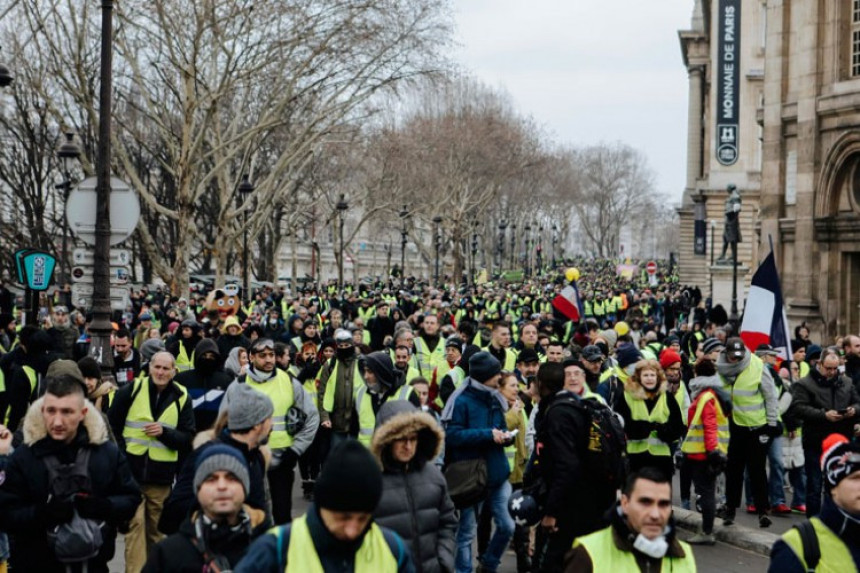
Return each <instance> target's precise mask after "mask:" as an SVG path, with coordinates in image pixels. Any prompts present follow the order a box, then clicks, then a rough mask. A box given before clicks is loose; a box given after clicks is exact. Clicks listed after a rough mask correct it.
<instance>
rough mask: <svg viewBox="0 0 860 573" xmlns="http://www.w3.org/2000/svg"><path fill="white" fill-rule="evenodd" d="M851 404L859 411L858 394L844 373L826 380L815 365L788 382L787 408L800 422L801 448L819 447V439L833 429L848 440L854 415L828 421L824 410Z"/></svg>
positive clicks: (851, 433) (859, 397)
mask: <svg viewBox="0 0 860 573" xmlns="http://www.w3.org/2000/svg"><path fill="white" fill-rule="evenodd" d="M849 407H853V408H854V410H855V411H856V412H860V396H858V394H857V390H856V389H855V388H854V385H853V384H852V383H851V380H849V379H848V378H846V377H845V376H840V377H838V378H836V379H835V380H826V379H825V378H824V376H822V375H821V374H820V373H819V372H818V370H817V369H816V368H813V369H811V370H810V371H809V374H808V375H807V376H805V377H803V378H801V379H800V380H798V381H797V382H795V383H794V384H792V385H791V407H790V408H789V410H788V412H789V413H790V414H791V415H792V416H794V417H795V418H797V419H799V420H800V421H801V422H802V423H803V449H804V450H809V451H812V452H820V451H821V442H822V441H823V440H824V438H826V437H827V436H829V435H830V434H833V433H838V434H842V435H843V436H845V437H846V438H848V439H849V440H851V439H852V438H853V436H854V424H855V423H856V422H857V417H856V416H855V417H854V418H852V419H847V420H841V421H839V422H829V421H827V418H826V416H825V413H826V412H827V411H828V410H843V409H845V408H849Z"/></svg>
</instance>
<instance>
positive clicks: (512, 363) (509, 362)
mask: <svg viewBox="0 0 860 573" xmlns="http://www.w3.org/2000/svg"><path fill="white" fill-rule="evenodd" d="M481 350H483V351H484V352H490V347H489V346H485V347H484V348H482V349H481ZM490 354H492V352H490ZM516 367H517V351H516V350H514V349H512V348H505V363H504V364H502V370H507V371H508V372H513V371H514V368H516Z"/></svg>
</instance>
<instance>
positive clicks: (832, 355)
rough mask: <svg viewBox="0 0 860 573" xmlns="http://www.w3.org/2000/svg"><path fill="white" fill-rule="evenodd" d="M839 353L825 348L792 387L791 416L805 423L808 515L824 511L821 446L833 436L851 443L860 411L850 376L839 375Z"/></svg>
mask: <svg viewBox="0 0 860 573" xmlns="http://www.w3.org/2000/svg"><path fill="white" fill-rule="evenodd" d="M840 362H841V360H840V356H839V349H838V348H836V347H829V348H825V349H824V350H823V351H822V352H821V360H820V361H819V362H818V364H816V366H815V367H814V368H811V369H810V370H809V374H807V375H806V376H804V377H803V378H801V379H800V380H798V381H797V382H795V383H794V384H792V386H791V395H792V399H791V407H790V408H789V411H788V413H789V415H791V416H793V417H795V418H797V419H798V420H800V421H801V424H802V428H803V439H802V441H803V456H804V459H805V463H806V515H807V517H813V516H815V515H818V513H819V512H820V511H821V495H822V474H821V467H820V466H819V460H820V459H821V442H822V440H824V438H826V437H827V436H829V435H830V434H841V435H843V436H845V437H846V438H848V439H849V440H850V439H851V438H852V437H853V435H854V423H855V422H856V421H857V412H858V411H860V395H858V393H857V390H856V389H855V387H854V384H852V383H851V379H850V378H848V377H847V376H845V375H843V374H840V373H839V364H840Z"/></svg>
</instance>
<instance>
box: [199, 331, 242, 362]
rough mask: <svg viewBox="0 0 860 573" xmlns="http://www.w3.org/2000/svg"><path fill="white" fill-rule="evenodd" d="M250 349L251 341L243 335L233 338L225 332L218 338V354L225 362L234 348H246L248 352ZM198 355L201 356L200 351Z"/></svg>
mask: <svg viewBox="0 0 860 573" xmlns="http://www.w3.org/2000/svg"><path fill="white" fill-rule="evenodd" d="M250 347H251V340H250V339H249V338H248V337H247V336H245V335H244V334H241V333H240V334H237V335H236V336H231V335H229V334H227V333H226V332H225V333H223V334H221V336H219V337H218V354H219V356H220V358H221V359H222V360H225V359H226V357H227V356H229V355H230V351H231V350H233V349H234V348H244V349H245V350H247V349H248V348H250ZM197 353H198V354H199V353H200V351H199V350H198V351H197Z"/></svg>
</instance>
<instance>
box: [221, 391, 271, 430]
mask: <svg viewBox="0 0 860 573" xmlns="http://www.w3.org/2000/svg"><path fill="white" fill-rule="evenodd" d="M225 411H226V412H227V428H228V429H230V430H248V429H250V428H253V427H254V426H256V425H257V424H260V423H262V422H264V421H265V420H266V418H270V417H271V416H272V413H273V412H274V411H275V406H274V404H272V399H271V398H269V397H268V396H266V395H265V394H263V393H262V392H258V391H257V390H254V389H253V388H251V387H250V386H248V385H247V384H243V383H241V382H233V383H232V384H230V385H229V386H227V391H226V392H224V399H223V400H221V408H220V409H219V412H218V413H219V414H220V413H221V412H225Z"/></svg>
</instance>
